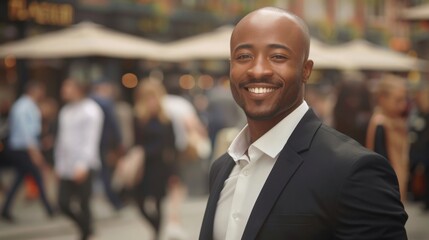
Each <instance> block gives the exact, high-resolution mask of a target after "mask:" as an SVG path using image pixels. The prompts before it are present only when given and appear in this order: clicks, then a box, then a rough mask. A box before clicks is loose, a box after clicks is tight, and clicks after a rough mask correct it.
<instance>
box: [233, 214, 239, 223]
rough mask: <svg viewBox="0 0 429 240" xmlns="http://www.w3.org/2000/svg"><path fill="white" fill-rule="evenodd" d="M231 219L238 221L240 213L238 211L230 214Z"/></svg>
mask: <svg viewBox="0 0 429 240" xmlns="http://www.w3.org/2000/svg"><path fill="white" fill-rule="evenodd" d="M232 219H234V221H239V220H240V215H239V214H238V213H233V214H232Z"/></svg>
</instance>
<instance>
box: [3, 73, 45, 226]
mask: <svg viewBox="0 0 429 240" xmlns="http://www.w3.org/2000/svg"><path fill="white" fill-rule="evenodd" d="M44 97H45V86H44V85H43V84H41V83H39V82H35V81H30V82H28V83H27V86H26V88H25V93H24V94H23V95H22V96H21V97H20V98H19V99H18V100H17V101H16V102H15V103H14V104H13V106H12V109H11V112H10V117H9V120H10V121H9V124H10V132H9V142H8V147H9V149H10V151H9V153H8V158H10V162H11V164H12V165H13V167H14V168H15V170H16V177H15V180H14V182H13V183H12V186H11V187H10V189H9V192H8V193H7V196H6V200H5V202H4V205H3V208H2V211H1V216H2V218H3V219H6V220H8V221H13V217H12V215H11V213H10V208H11V205H12V202H13V200H14V198H15V195H16V193H17V191H18V189H19V186H20V185H21V183H22V181H23V180H24V177H25V176H26V175H31V176H32V177H33V178H34V180H35V181H36V184H37V186H38V188H39V190H40V198H41V199H42V202H43V205H44V207H45V210H46V212H47V214H48V215H49V216H52V215H53V209H52V207H51V205H50V204H49V201H48V199H47V196H46V193H45V187H44V183H43V178H42V173H41V172H43V171H47V170H48V165H47V164H46V162H45V159H44V157H43V155H42V153H41V151H40V141H39V137H40V134H41V129H42V125H41V114H40V109H39V108H38V106H37V104H38V102H39V101H41V100H42V99H43V98H44Z"/></svg>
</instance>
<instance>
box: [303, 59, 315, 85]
mask: <svg viewBox="0 0 429 240" xmlns="http://www.w3.org/2000/svg"><path fill="white" fill-rule="evenodd" d="M313 64H314V63H313V60H307V61H306V62H305V63H304V67H303V69H302V71H303V72H302V78H303V79H302V81H303V83H307V80H308V79H309V78H310V75H311V72H312V71H313Z"/></svg>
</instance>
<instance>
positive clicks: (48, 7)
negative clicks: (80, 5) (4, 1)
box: [8, 0, 74, 26]
mask: <svg viewBox="0 0 429 240" xmlns="http://www.w3.org/2000/svg"><path fill="white" fill-rule="evenodd" d="M73 16H74V9H73V6H72V5H71V4H67V3H53V2H45V1H29V0H9V1H8V19H9V20H11V21H34V22H36V23H38V24H41V25H55V26H65V25H70V24H72V23H73Z"/></svg>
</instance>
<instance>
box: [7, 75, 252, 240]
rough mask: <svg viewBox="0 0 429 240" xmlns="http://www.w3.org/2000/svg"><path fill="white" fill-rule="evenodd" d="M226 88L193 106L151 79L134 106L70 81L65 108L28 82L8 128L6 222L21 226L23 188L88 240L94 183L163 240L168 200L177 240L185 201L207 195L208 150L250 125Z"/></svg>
mask: <svg viewBox="0 0 429 240" xmlns="http://www.w3.org/2000/svg"><path fill="white" fill-rule="evenodd" d="M225 83H226V81H220V83H219V84H220V85H219V86H218V87H215V88H213V92H211V93H210V94H208V95H207V96H199V100H197V101H194V103H196V102H198V103H199V104H196V105H195V106H194V105H193V102H192V100H190V99H187V98H185V97H184V96H181V95H180V94H177V93H176V92H175V89H174V88H170V89H169V90H170V92H168V91H167V89H166V88H165V86H164V84H163V83H162V82H161V81H160V80H157V79H154V78H147V79H143V80H141V81H140V83H139V85H138V86H137V87H136V88H135V91H134V96H133V103H129V102H126V101H124V100H122V98H121V91H120V88H119V87H118V86H117V85H115V83H112V82H109V81H105V80H100V81H95V82H92V83H91V84H88V82H87V81H84V80H83V79H78V78H68V79H65V80H64V81H63V82H62V85H61V88H60V94H59V95H60V98H61V99H59V100H57V99H54V98H51V97H48V96H47V94H46V86H45V85H44V84H43V83H41V82H37V81H28V82H27V84H26V86H25V90H24V93H23V94H22V95H21V96H20V97H19V98H18V99H17V100H16V101H15V102H14V103H13V104H12V106H11V108H10V110H9V111H8V114H7V116H4V118H3V119H2V120H3V121H2V129H3V131H2V138H1V139H2V143H1V146H2V148H1V151H0V172H1V173H4V172H6V171H9V172H12V173H13V174H14V179H13V180H12V182H11V183H10V184H7V185H6V184H5V182H8V181H5V179H4V177H1V176H2V175H3V174H1V173H0V174H1V175H0V181H1V182H0V184H2V187H1V191H2V195H3V196H4V197H3V200H2V203H1V204H2V205H1V217H2V219H3V220H5V221H8V222H11V223H13V222H15V221H16V218H15V217H14V215H13V203H14V200H15V196H16V195H17V193H18V192H19V190H20V188H21V186H25V188H24V190H25V196H26V198H27V199H29V200H34V199H37V198H40V199H41V200H42V203H43V206H44V208H45V210H46V213H47V216H48V217H51V218H52V217H54V216H56V215H57V214H59V213H61V214H64V215H65V216H66V217H67V218H69V219H70V220H71V221H73V222H74V223H75V225H76V227H77V228H78V229H79V232H80V235H81V239H91V237H92V236H93V235H94V229H93V220H92V219H93V217H92V215H91V204H90V202H91V198H92V196H93V192H94V187H95V186H96V185H97V184H96V183H97V182H98V183H100V184H99V185H101V186H102V189H103V191H104V193H105V196H106V199H107V200H108V202H109V203H111V206H112V211H121V209H122V208H123V207H124V206H125V205H128V204H130V203H132V204H135V205H136V206H137V209H138V210H139V211H140V212H141V215H142V217H144V218H145V219H146V220H147V221H148V222H149V223H150V225H151V226H152V227H153V230H154V233H155V236H156V237H157V238H158V237H159V230H160V226H161V217H162V216H163V213H162V210H163V209H162V207H161V206H162V204H161V203H162V200H163V199H164V198H165V196H166V195H167V194H168V195H169V196H170V201H169V203H170V205H171V206H170V207H169V209H171V210H172V211H169V217H168V221H169V222H170V223H171V224H170V225H172V226H173V227H176V230H175V233H174V234H176V235H177V234H178V230H177V226H179V230H180V216H179V209H180V204H181V202H182V200H183V198H184V197H185V196H186V195H187V194H206V193H207V191H206V189H200V190H199V192H198V189H193V188H194V185H195V182H200V185H204V186H205V185H206V184H205V181H206V176H207V171H208V168H209V161H208V160H209V159H210V158H211V155H212V148H213V144H212V142H214V141H212V140H214V138H215V136H216V134H217V132H218V131H219V130H221V129H224V128H234V129H235V128H237V127H241V126H242V125H243V124H244V118H243V117H242V116H241V119H242V120H239V119H240V115H241V114H240V111H239V109H238V108H237V107H236V106H235V104H234V103H233V99H232V96H231V95H230V93H229V89H228V86H227V85H225ZM174 93H176V94H174ZM209 99H210V100H209ZM224 106H226V108H225V109H224ZM2 117H3V116H2ZM209 125H210V126H209ZM240 125H241V126H240ZM190 169H191V171H195V170H197V171H199V172H201V174H197V175H195V174H192V173H190ZM52 176H54V177H52ZM195 176H201V177H200V178H199V179H193V178H194V177H195ZM48 181H50V182H48ZM52 181H55V182H54V183H52ZM8 183H9V182H8ZM46 185H50V186H52V185H54V186H55V188H56V195H57V197H56V198H54V199H50V198H49V196H48V194H47V193H46V192H47V190H46ZM200 188H201V187H200ZM188 189H189V190H188ZM76 206H77V207H76ZM183 234H185V233H183Z"/></svg>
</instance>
